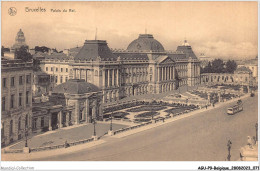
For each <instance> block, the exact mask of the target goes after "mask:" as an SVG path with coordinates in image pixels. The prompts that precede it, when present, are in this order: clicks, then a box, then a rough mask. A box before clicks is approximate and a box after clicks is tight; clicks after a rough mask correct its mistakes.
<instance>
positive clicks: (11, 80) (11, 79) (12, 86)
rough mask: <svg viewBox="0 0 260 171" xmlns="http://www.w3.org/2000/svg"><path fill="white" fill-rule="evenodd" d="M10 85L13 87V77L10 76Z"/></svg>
mask: <svg viewBox="0 0 260 171" xmlns="http://www.w3.org/2000/svg"><path fill="white" fill-rule="evenodd" d="M11 86H12V87H14V77H11Z"/></svg>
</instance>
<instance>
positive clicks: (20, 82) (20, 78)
mask: <svg viewBox="0 0 260 171" xmlns="http://www.w3.org/2000/svg"><path fill="white" fill-rule="evenodd" d="M19 85H23V76H19Z"/></svg>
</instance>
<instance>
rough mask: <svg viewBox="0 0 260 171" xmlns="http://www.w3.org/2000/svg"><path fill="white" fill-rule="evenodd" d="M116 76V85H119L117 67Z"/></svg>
mask: <svg viewBox="0 0 260 171" xmlns="http://www.w3.org/2000/svg"><path fill="white" fill-rule="evenodd" d="M116 78H117V81H116V85H117V86H119V69H117V72H116Z"/></svg>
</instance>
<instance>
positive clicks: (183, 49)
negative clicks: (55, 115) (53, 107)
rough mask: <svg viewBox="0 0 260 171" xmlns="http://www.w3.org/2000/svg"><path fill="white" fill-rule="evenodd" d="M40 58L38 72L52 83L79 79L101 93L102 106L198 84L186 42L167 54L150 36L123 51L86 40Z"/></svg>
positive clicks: (197, 69) (142, 36) (197, 65)
mask: <svg viewBox="0 0 260 171" xmlns="http://www.w3.org/2000/svg"><path fill="white" fill-rule="evenodd" d="M35 55H37V57H38V58H40V57H41V56H40V57H39V54H35ZM42 56H43V59H42V61H41V67H42V71H44V72H46V73H48V74H50V75H51V80H52V82H53V84H55V85H58V84H61V83H64V82H66V81H67V80H69V79H83V80H85V81H86V82H89V83H92V84H94V85H96V86H97V87H99V88H100V89H101V90H102V92H103V102H105V103H106V102H111V101H116V100H119V99H122V98H124V97H129V96H137V95H141V94H147V93H163V92H168V91H171V90H175V89H178V87H179V86H184V85H188V86H194V85H198V84H200V62H199V60H198V59H197V57H196V55H195V54H194V52H193V51H192V48H191V46H190V45H189V44H188V43H187V41H186V40H185V41H184V43H183V44H182V45H181V46H178V47H177V50H176V51H174V52H171V51H166V50H165V49H164V47H163V46H162V44H161V43H160V42H159V41H157V40H156V39H154V37H153V35H151V34H140V35H139V37H138V38H137V39H136V40H134V41H132V42H131V43H130V44H129V46H128V47H127V49H126V50H115V49H114V50H113V49H110V48H109V47H108V45H107V42H106V41H104V40H86V41H85V43H84V45H83V46H82V47H76V48H73V49H69V50H66V51H64V52H63V53H52V54H42Z"/></svg>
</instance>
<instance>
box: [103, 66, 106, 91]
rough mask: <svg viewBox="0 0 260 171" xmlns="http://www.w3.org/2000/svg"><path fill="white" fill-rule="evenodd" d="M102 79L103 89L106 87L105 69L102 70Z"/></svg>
mask: <svg viewBox="0 0 260 171" xmlns="http://www.w3.org/2000/svg"><path fill="white" fill-rule="evenodd" d="M102 72H103V73H102V77H103V88H105V87H106V69H103V71H102Z"/></svg>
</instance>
